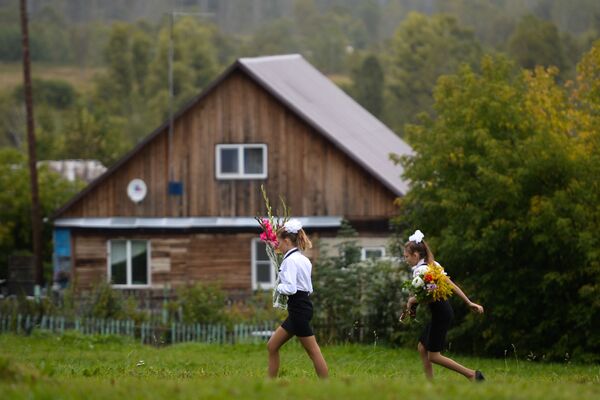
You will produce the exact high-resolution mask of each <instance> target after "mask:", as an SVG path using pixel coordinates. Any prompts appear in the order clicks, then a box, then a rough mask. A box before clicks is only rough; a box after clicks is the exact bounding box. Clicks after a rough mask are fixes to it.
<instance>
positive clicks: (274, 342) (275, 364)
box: [267, 327, 292, 378]
mask: <svg viewBox="0 0 600 400" xmlns="http://www.w3.org/2000/svg"><path fill="white" fill-rule="evenodd" d="M291 338H292V335H290V334H289V333H288V331H286V330H285V329H283V328H282V327H279V328H277V330H276V331H275V333H273V336H271V338H270V339H269V342H268V343H267V351H268V352H269V378H277V372H278V371H279V348H281V346H283V345H284V344H285V342H287V341H288V340H290V339H291Z"/></svg>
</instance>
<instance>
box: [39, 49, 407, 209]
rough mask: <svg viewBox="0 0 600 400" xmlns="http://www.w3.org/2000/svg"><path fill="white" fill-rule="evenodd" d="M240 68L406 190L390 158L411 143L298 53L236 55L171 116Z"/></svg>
mask: <svg viewBox="0 0 600 400" xmlns="http://www.w3.org/2000/svg"><path fill="white" fill-rule="evenodd" d="M237 70H241V71H243V72H245V73H246V75H248V76H249V77H251V78H252V79H253V80H254V81H255V82H256V83H257V84H259V85H260V86H261V87H262V88H264V89H265V90H266V91H267V92H269V93H270V94H271V95H273V96H274V97H275V98H277V99H278V100H279V101H280V102H281V103H282V104H284V105H286V106H287V107H288V108H290V109H291V110H292V111H293V112H295V113H296V114H297V115H298V116H299V117H300V118H301V119H302V120H304V121H305V122H306V123H307V124H308V125H309V126H311V127H313V128H314V129H315V130H317V131H318V132H319V133H321V134H322V135H324V136H325V137H326V138H328V139H329V140H330V141H331V142H333V143H334V144H335V145H336V146H337V147H338V148H339V149H341V150H342V151H343V152H344V153H345V154H346V155H348V156H349V157H350V158H351V159H353V160H354V161H355V162H357V163H358V164H359V165H361V166H362V167H363V168H364V169H365V170H367V171H368V172H369V173H371V174H372V175H373V176H375V177H376V178H378V180H379V181H380V182H381V183H382V184H384V185H385V186H386V187H387V188H388V189H390V190H391V191H392V192H393V193H395V194H396V195H404V194H405V193H406V191H407V190H408V182H407V181H405V180H403V179H402V178H401V175H402V173H403V169H402V167H401V166H398V165H395V164H394V163H393V162H392V161H391V160H390V157H389V156H390V154H391V153H395V154H399V155H412V154H413V151H412V149H411V147H410V146H409V145H408V144H407V143H406V142H404V141H403V140H402V139H400V137H398V136H397V135H396V134H395V133H394V132H392V131H391V130H390V129H389V128H388V127H386V126H385V125H384V124H383V123H382V122H381V121H379V120H378V119H377V118H375V117H374V116H373V115H372V114H370V113H369V112H368V111H367V110H365V109H364V108H363V107H362V106H361V105H359V104H358V103H357V102H356V101H354V99H352V98H351V97H350V96H348V95H347V94H346V93H345V92H344V91H343V90H341V89H340V88H338V87H337V86H336V85H335V84H334V83H333V82H331V81H330V80H329V79H328V78H327V77H325V76H324V75H323V74H321V72H319V71H318V70H317V69H316V68H315V67H313V66H312V65H311V64H309V63H308V62H307V61H306V60H305V59H304V58H303V57H302V56H301V55H300V54H289V55H280V56H267V57H254V58H240V59H238V60H237V61H236V62H235V63H234V64H232V65H231V66H230V67H229V68H227V69H226V70H225V71H224V72H223V73H222V74H221V76H219V77H218V78H217V79H215V80H214V81H213V82H212V83H211V84H210V85H209V86H208V87H206V88H205V89H204V90H203V91H202V93H200V94H199V95H198V96H196V97H194V98H193V99H191V100H190V101H189V102H188V103H187V104H186V105H185V106H183V107H182V108H181V109H180V110H179V111H178V112H176V113H175V114H174V116H173V119H177V118H179V117H180V116H182V115H183V114H185V113H186V112H187V111H188V110H189V109H191V108H192V107H193V106H195V105H196V104H197V103H198V102H200V101H201V100H202V99H204V98H205V97H206V96H208V94H210V93H211V92H212V90H213V89H214V88H215V87H217V86H218V85H219V84H220V83H221V82H222V81H223V80H225V79H226V78H227V77H229V76H230V75H231V74H232V73H233V72H234V71H237ZM168 127H169V121H168V120H167V121H165V122H164V123H163V124H162V125H160V126H159V127H158V128H156V129H155V130H154V131H153V132H152V133H150V134H149V135H148V136H147V137H146V138H145V139H143V140H142V141H141V142H139V143H138V144H137V145H136V146H135V147H134V148H133V149H132V150H130V151H129V152H128V153H127V154H125V155H124V156H123V157H122V158H121V159H119V160H118V161H117V162H116V163H115V164H114V165H113V166H111V167H110V168H109V169H108V170H107V171H106V172H105V173H104V174H102V175H101V176H99V177H98V178H97V179H96V180H94V181H93V182H91V183H90V184H89V185H88V186H86V187H85V188H84V189H83V190H82V191H81V192H79V193H78V194H77V195H75V196H74V197H73V198H71V200H69V201H68V202H67V203H66V204H65V205H64V206H62V207H61V208H59V209H58V210H57V211H56V212H55V213H54V214H53V215H52V217H51V219H56V218H58V217H59V216H60V215H61V214H63V213H64V212H65V211H66V210H68V209H69V208H70V207H71V206H72V205H74V204H75V203H77V201H79V199H81V198H82V197H84V196H85V195H86V194H88V193H89V192H91V191H92V190H93V189H94V188H96V187H97V186H99V185H100V184H101V183H102V182H103V181H105V180H106V179H108V178H109V177H110V176H111V175H112V174H113V173H115V171H117V170H118V169H119V168H120V167H121V166H122V165H124V164H125V163H126V162H127V161H129V160H130V159H132V158H133V157H134V156H135V155H136V154H137V153H138V152H139V151H140V150H141V149H142V148H144V147H145V146H146V145H147V144H149V143H150V142H151V141H152V140H153V139H154V138H155V137H156V136H158V135H160V134H161V133H163V132H165V131H166V130H167V129H168Z"/></svg>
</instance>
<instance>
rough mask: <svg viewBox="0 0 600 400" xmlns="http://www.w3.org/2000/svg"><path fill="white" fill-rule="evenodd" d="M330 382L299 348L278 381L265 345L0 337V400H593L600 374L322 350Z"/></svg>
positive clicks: (571, 367)
mask: <svg viewBox="0 0 600 400" xmlns="http://www.w3.org/2000/svg"><path fill="white" fill-rule="evenodd" d="M323 354H324V356H325V358H326V360H327V362H328V364H329V368H330V373H331V378H330V379H329V380H327V381H320V380H318V379H317V378H316V377H315V374H314V371H313V368H312V365H311V363H310V361H309V359H308V357H307V356H306V355H305V354H304V352H303V350H302V349H301V347H300V346H299V345H298V343H297V342H296V341H293V342H290V343H288V344H287V345H286V346H285V347H284V348H283V349H282V353H281V361H282V368H281V378H279V379H277V380H268V379H266V378H265V372H266V350H265V346H264V345H251V344H247V345H235V346H234V345H224V346H218V345H205V344H193V343H189V344H181V345H176V346H170V347H163V348H153V347H148V346H142V345H139V344H137V343H133V342H130V341H128V340H125V339H122V338H118V337H94V336H81V335H76V334H71V333H70V334H67V335H65V336H62V337H61V336H50V335H45V334H40V333H37V334H35V335H34V336H33V337H17V336H13V335H0V399H54V398H56V399H58V398H60V399H79V398H81V399H84V398H85V399H111V400H113V399H121V398H126V399H175V398H177V399H180V398H181V399H188V398H189V399H198V398H207V399H222V398H232V399H233V398H235V399H238V398H251V399H265V398H277V399H335V398H340V399H365V398H368V399H369V398H370V399H381V398H383V399H387V398H389V399H393V398H402V399H404V398H427V399H457V398H460V399H461V400H468V399H544V400H548V399H592V398H600V389H598V387H599V384H600V366H599V365H578V364H571V363H564V364H549V363H532V362H528V361H525V360H516V359H515V358H512V359H506V360H503V359H501V360H492V359H478V358H469V357H459V356H456V357H455V359H456V360H457V361H459V362H461V363H464V364H465V365H467V366H471V367H476V368H479V369H482V370H483V371H484V372H485V373H486V377H487V378H488V381H486V382H485V383H483V384H474V383H471V382H468V381H467V380H466V379H464V378H463V377H461V376H459V375H458V374H455V373H453V372H451V371H447V370H444V369H442V368H438V367H436V368H435V374H436V379H435V381H434V383H429V382H427V381H426V380H425V379H424V377H423V374H422V372H421V368H420V364H419V359H418V355H417V354H416V351H410V350H406V349H391V348H386V347H379V346H378V347H375V346H356V345H347V346H326V347H323Z"/></svg>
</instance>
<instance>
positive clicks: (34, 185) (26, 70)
mask: <svg viewBox="0 0 600 400" xmlns="http://www.w3.org/2000/svg"><path fill="white" fill-rule="evenodd" d="M20 3H21V45H22V48H23V90H24V91H25V111H26V113H27V147H28V150H29V181H30V184H31V231H32V234H33V263H34V264H33V265H34V269H35V283H36V285H40V287H41V286H42V285H43V283H44V271H43V269H42V226H41V223H42V220H41V216H40V198H39V193H38V175H37V157H36V154H35V125H34V121H33V95H32V90H31V61H30V58H29V29H28V25H27V24H28V22H27V4H26V3H27V0H20Z"/></svg>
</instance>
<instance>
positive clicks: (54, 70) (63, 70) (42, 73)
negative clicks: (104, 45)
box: [0, 63, 101, 92]
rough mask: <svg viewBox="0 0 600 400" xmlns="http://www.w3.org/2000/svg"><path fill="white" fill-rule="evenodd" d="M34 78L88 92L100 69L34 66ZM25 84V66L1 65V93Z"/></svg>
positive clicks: (37, 64) (38, 64)
mask: <svg viewBox="0 0 600 400" xmlns="http://www.w3.org/2000/svg"><path fill="white" fill-rule="evenodd" d="M31 68H32V76H33V78H41V79H59V80H63V81H67V82H69V83H70V84H72V85H73V86H74V87H75V89H76V90H78V91H80V92H86V91H88V90H89V89H91V88H92V84H93V82H92V77H93V76H94V74H96V73H97V72H99V71H101V69H99V68H85V69H81V68H78V67H75V66H60V65H47V64H40V63H33V64H32V67H31ZM22 83H23V66H22V65H21V64H20V63H10V64H7V63H0V91H6V90H12V89H13V88H14V87H15V86H17V85H20V84H22Z"/></svg>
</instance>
